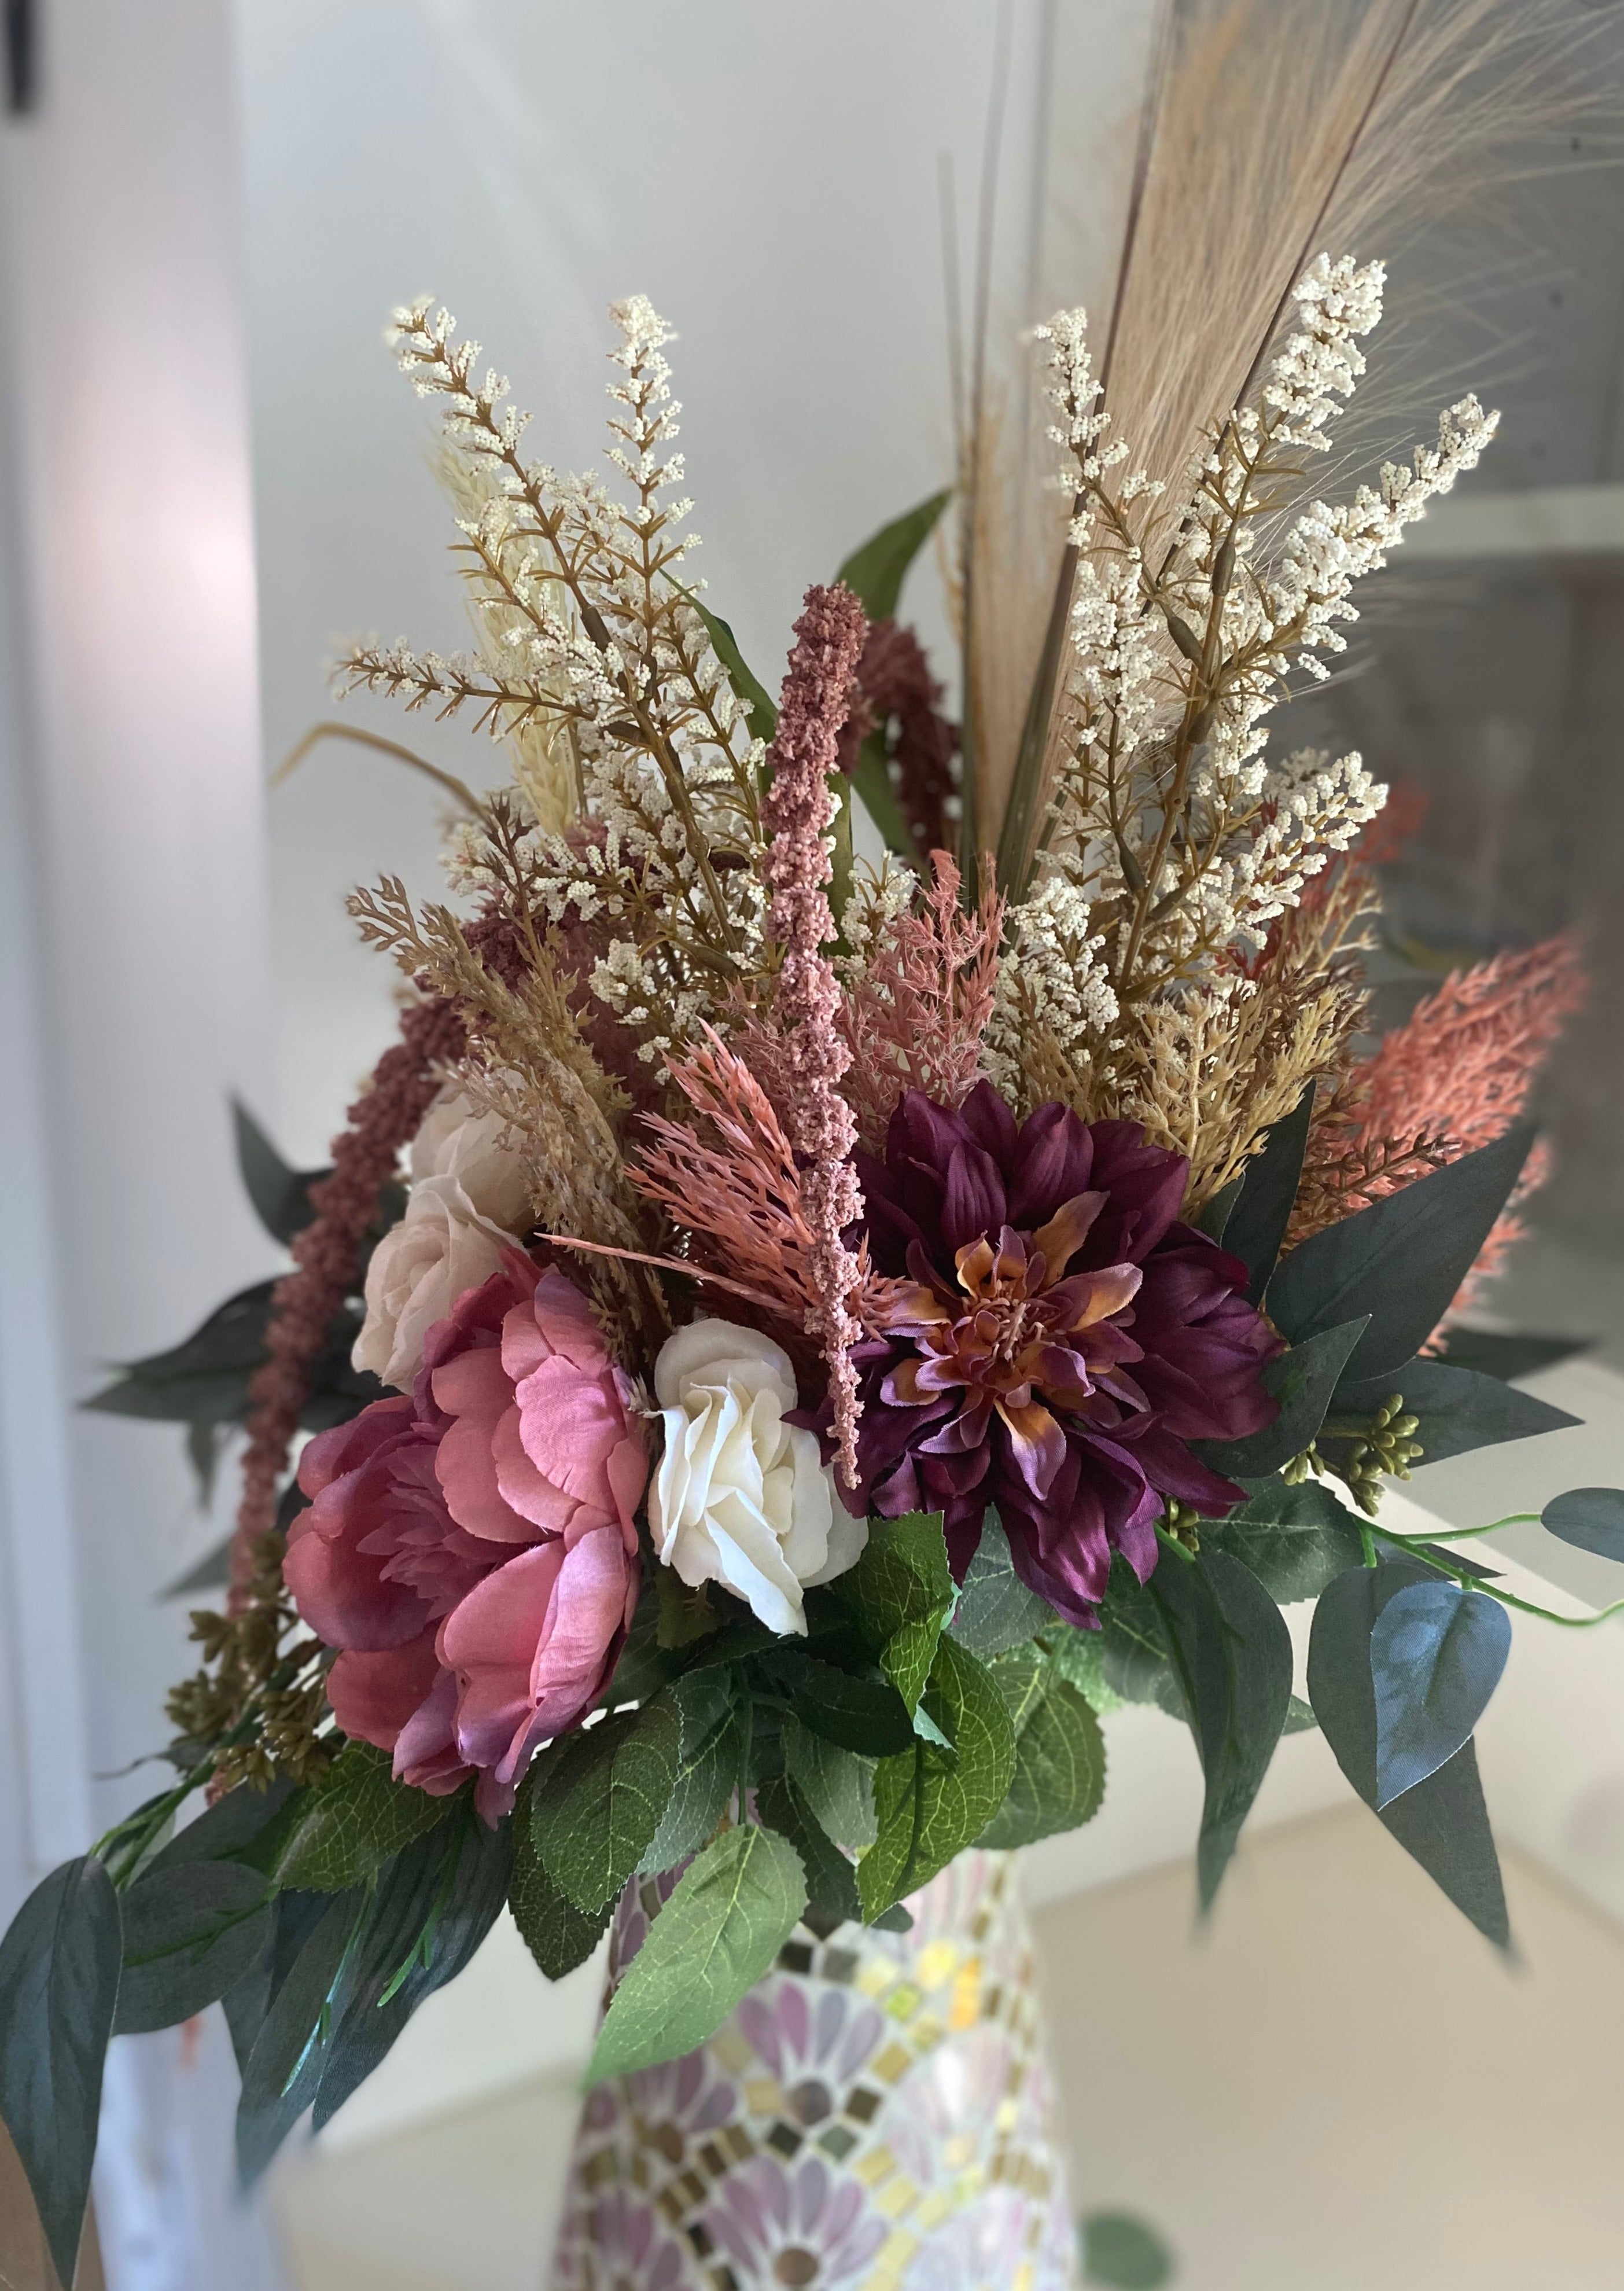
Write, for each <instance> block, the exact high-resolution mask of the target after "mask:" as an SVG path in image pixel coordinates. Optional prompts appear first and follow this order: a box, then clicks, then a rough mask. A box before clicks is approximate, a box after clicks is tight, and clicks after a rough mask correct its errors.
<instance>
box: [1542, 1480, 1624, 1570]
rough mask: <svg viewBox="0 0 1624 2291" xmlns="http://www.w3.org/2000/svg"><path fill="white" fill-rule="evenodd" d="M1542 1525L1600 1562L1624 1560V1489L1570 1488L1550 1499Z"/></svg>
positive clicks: (1543, 1513)
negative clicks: (1592, 1552) (1589, 1553)
mask: <svg viewBox="0 0 1624 2291" xmlns="http://www.w3.org/2000/svg"><path fill="white" fill-rule="evenodd" d="M1540 1526H1541V1527H1543V1528H1544V1529H1545V1530H1546V1531H1548V1533H1549V1534H1551V1535H1556V1536H1560V1537H1561V1539H1562V1540H1563V1542H1564V1543H1571V1544H1573V1545H1574V1546H1575V1547H1577V1548H1578V1549H1579V1550H1580V1551H1594V1552H1595V1553H1596V1556H1597V1558H1599V1559H1624V1488H1570V1489H1569V1490H1568V1492H1567V1493H1566V1495H1564V1496H1553V1497H1552V1498H1551V1500H1550V1501H1549V1503H1548V1504H1547V1505H1546V1507H1545V1509H1544V1510H1543V1511H1542V1512H1541V1513H1540Z"/></svg>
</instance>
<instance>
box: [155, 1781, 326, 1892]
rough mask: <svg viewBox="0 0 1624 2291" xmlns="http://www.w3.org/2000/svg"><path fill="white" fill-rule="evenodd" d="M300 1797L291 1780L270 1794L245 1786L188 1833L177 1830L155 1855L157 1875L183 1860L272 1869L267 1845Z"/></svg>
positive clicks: (219, 1801) (278, 1784)
mask: <svg viewBox="0 0 1624 2291" xmlns="http://www.w3.org/2000/svg"><path fill="white" fill-rule="evenodd" d="M300 1795H301V1793H300V1792H298V1791H297V1790H295V1789H294V1788H293V1783H292V1782H290V1781H275V1782H273V1783H272V1784H271V1786H270V1788H269V1789H264V1790H256V1789H251V1788H250V1787H249V1785H248V1784H247V1783H246V1782H243V1783H240V1784H239V1785H238V1787H237V1789H232V1790H228V1791H227V1792H226V1794H225V1796H224V1797H221V1798H216V1799H215V1801H214V1803H213V1805H211V1806H205V1808H204V1810H203V1812H202V1813H200V1814H199V1815H198V1816H197V1820H196V1821H189V1822H188V1823H187V1825H186V1827H185V1829H177V1830H176V1832H175V1834H174V1836H173V1837H172V1838H171V1839H170V1841H169V1843H168V1845H165V1847H164V1848H163V1849H162V1851H161V1852H160V1853H157V1854H155V1855H154V1857H153V1860H152V1863H151V1870H150V1874H152V1875H153V1876H155V1877H156V1876H157V1874H158V1873H159V1872H160V1871H163V1870H165V1869H173V1868H174V1867H175V1865H176V1864H177V1863H178V1862H181V1861H241V1862H244V1863H245V1864H246V1866H247V1867H249V1868H250V1869H261V1870H266V1869H268V1864H267V1863H266V1862H265V1861H264V1860H263V1859H262V1858H261V1854H260V1847H261V1842H262V1841H263V1840H265V1839H266V1837H267V1836H268V1835H269V1833H270V1832H271V1831H272V1829H273V1825H274V1824H276V1823H277V1821H279V1820H280V1819H281V1818H282V1816H283V1815H284V1813H285V1811H286V1809H287V1808H288V1806H290V1805H292V1804H293V1800H294V1799H295V1797H299V1796H300Z"/></svg>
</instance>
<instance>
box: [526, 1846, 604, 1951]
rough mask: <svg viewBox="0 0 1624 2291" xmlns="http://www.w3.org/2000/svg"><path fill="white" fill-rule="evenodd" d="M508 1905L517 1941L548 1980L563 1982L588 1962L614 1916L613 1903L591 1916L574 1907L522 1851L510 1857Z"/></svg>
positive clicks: (541, 1869) (536, 1864) (594, 1911)
mask: <svg viewBox="0 0 1624 2291" xmlns="http://www.w3.org/2000/svg"><path fill="white" fill-rule="evenodd" d="M508 1907H509V1909H511V1910H512V1912H513V1922H514V1924H515V1925H517V1926H518V1927H519V1937H520V1939H521V1940H522V1941H523V1942H524V1944H525V1947H526V1948H527V1949H528V1950H529V1952H530V1954H531V1956H532V1957H534V1958H535V1961H536V1963H537V1965H540V1967H541V1969H542V1971H543V1973H545V1974H546V1975H547V1978H548V1980H549V1981H562V1980H563V1978H564V1976H565V1974H566V1973H573V1972H574V1971H575V1967H576V1966H577V1965H584V1964H585V1963H586V1960H587V1958H588V1957H591V1953H592V1951H593V1950H594V1949H596V1948H597V1946H598V1944H599V1941H601V1940H602V1938H603V1936H604V1934H605V1933H607V1931H608V1927H609V1919H610V1918H611V1917H613V1916H614V1914H615V1904H614V1902H613V1901H605V1902H604V1904H603V1906H602V1907H601V1908H600V1909H594V1910H593V1911H592V1912H591V1915H590V1916H589V1915H588V1913H587V1912H586V1911H585V1910H584V1909H577V1908H576V1907H575V1903H574V1902H573V1901H571V1900H570V1898H569V1896H568V1894H567V1893H560V1892H559V1889H558V1887H557V1886H556V1885H554V1884H553V1882H552V1880H551V1877H549V1876H548V1875H547V1872H546V1871H545V1869H543V1867H542V1865H541V1863H540V1862H539V1861H537V1860H536V1859H535V1855H534V1854H533V1853H525V1852H523V1851H522V1850H521V1851H520V1852H519V1853H515V1855H514V1857H513V1875H512V1877H511V1881H510V1883H509V1886H508Z"/></svg>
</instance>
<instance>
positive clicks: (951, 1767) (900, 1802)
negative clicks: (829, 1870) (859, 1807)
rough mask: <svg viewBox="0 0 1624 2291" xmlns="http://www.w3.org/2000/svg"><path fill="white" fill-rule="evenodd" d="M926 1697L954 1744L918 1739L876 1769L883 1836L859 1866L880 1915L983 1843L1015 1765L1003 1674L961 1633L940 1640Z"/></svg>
mask: <svg viewBox="0 0 1624 2291" xmlns="http://www.w3.org/2000/svg"><path fill="white" fill-rule="evenodd" d="M926 1701H927V1706H928V1708H929V1710H930V1714H931V1716H932V1717H933V1718H934V1719H935V1720H936V1723H937V1725H938V1726H940V1727H941V1729H942V1732H944V1733H945V1735H946V1736H947V1738H948V1740H949V1741H950V1742H951V1743H952V1745H953V1747H952V1748H951V1750H948V1749H944V1748H942V1747H941V1746H940V1745H939V1744H937V1743H935V1742H928V1741H924V1740H915V1741H914V1742H912V1745H911V1746H910V1748H907V1749H906V1750H904V1751H901V1752H899V1753H898V1754H897V1755H896V1756H891V1757H886V1758H882V1759H881V1760H880V1764H879V1765H878V1766H877V1767H876V1768H875V1770H874V1812H875V1815H876V1818H877V1821H878V1824H879V1829H878V1835H877V1836H876V1837H875V1840H874V1843H873V1844H872V1845H871V1846H870V1847H869V1849H868V1851H867V1853H864V1856H863V1859H862V1861H860V1862H859V1863H858V1864H857V1886H858V1891H859V1892H860V1893H861V1894H862V1897H863V1912H864V1917H866V1918H867V1919H868V1920H869V1921H870V1922H871V1923H872V1920H873V1919H874V1918H875V1917H877V1916H878V1915H879V1913H880V1911H881V1910H882V1909H889V1908H890V1906H891V1904H892V1903H893V1902H894V1901H901V1899H902V1898H903V1896H904V1894H906V1893H912V1892H913V1891H914V1890H915V1888H916V1887H918V1886H920V1885H924V1884H925V1883H926V1882H927V1881H928V1880H929V1878H931V1877H935V1875H936V1873H937V1870H938V1869H945V1868H946V1866H947V1864H948V1863H949V1862H950V1861H952V1860H953V1857H954V1855H955V1854H957V1853H962V1852H963V1850H964V1848H965V1847H966V1846H967V1845H974V1843H975V1842H976V1840H977V1837H980V1835H981V1833H982V1831H983V1830H984V1829H985V1828H986V1826H987V1824H988V1822H989V1821H991V1820H992V1819H993V1815H994V1814H995V1813H997V1811H998V1809H999V1807H1000V1806H1001V1805H1002V1804H1003V1801H1004V1796H1005V1793H1006V1792H1007V1790H1008V1789H1009V1782H1010V1778H1011V1776H1012V1775H1013V1773H1014V1772H1015V1730H1014V1728H1013V1726H1011V1724H1010V1723H1009V1710H1008V1708H1006V1706H1005V1703H1004V1698H1003V1696H1002V1695H1001V1693H1000V1692H999V1689H998V1684H997V1681H996V1680H995V1679H994V1678H993V1675H992V1673H991V1672H990V1671H989V1670H988V1669H987V1668H986V1667H985V1664H983V1663H979V1662H977V1660H976V1658H975V1657H974V1655H972V1654H969V1653H967V1652H966V1651H965V1650H964V1648H962V1647H961V1646H959V1645H957V1644H955V1643H954V1641H953V1639H951V1638H944V1639H943V1640H942V1641H941V1643H940V1644H939V1645H938V1646H937V1654H936V1662H935V1665H934V1667H933V1668H932V1671H931V1676H930V1692H929V1695H928V1696H927V1698H926Z"/></svg>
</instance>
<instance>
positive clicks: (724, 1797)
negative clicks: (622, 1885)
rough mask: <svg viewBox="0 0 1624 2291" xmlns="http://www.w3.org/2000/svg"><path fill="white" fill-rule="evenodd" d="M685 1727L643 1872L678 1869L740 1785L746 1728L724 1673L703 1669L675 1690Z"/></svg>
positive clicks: (642, 1863) (710, 1830)
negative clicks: (665, 1799)
mask: <svg viewBox="0 0 1624 2291" xmlns="http://www.w3.org/2000/svg"><path fill="white" fill-rule="evenodd" d="M671 1694H672V1695H673V1696H674V1698H675V1700H676V1704H677V1708H678V1711H679V1716H680V1718H681V1723H682V1748H681V1750H680V1752H679V1756H678V1759H677V1772H676V1778H675V1780H674V1781H672V1783H671V1797H670V1798H669V1799H668V1800H667V1802H666V1805H665V1810H664V1812H663V1813H662V1814H661V1816H660V1822H659V1827H658V1828H657V1829H655V1834H654V1837H653V1838H652V1840H651V1841H650V1843H649V1845H648V1850H647V1853H645V1854H644V1855H643V1858H642V1860H641V1861H640V1862H639V1865H638V1866H639V1869H642V1870H643V1871H644V1872H645V1873H648V1874H657V1873H658V1872H659V1871H661V1870H663V1869H675V1868H676V1866H677V1864H678V1862H679V1861H685V1860H686V1859H687V1856H688V1855H689V1854H690V1853H697V1852H698V1851H699V1849H700V1847H701V1846H702V1845H704V1844H705V1843H706V1842H707V1840H708V1839H709V1838H710V1837H711V1836H712V1833H713V1832H714V1830H715V1829H716V1825H717V1823H718V1822H719V1821H720V1820H721V1818H722V1815H723V1813H725V1812H726V1810H727V1805H728V1799H729V1798H730V1797H732V1795H733V1792H734V1790H735V1789H736V1787H737V1784H738V1781H739V1773H740V1768H741V1766H742V1764H743V1762H744V1725H743V1723H742V1722H741V1720H740V1717H739V1714H738V1712H737V1710H736V1708H735V1705H734V1700H733V1695H732V1692H731V1688H730V1682H729V1679H728V1674H727V1673H726V1672H719V1671H712V1670H700V1671H693V1672H690V1673H689V1675H688V1676H687V1677H686V1678H679V1680H678V1681H677V1683H676V1684H675V1685H674V1686H673V1687H672V1688H671Z"/></svg>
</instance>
